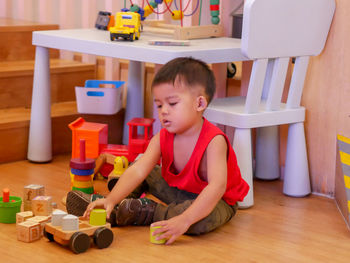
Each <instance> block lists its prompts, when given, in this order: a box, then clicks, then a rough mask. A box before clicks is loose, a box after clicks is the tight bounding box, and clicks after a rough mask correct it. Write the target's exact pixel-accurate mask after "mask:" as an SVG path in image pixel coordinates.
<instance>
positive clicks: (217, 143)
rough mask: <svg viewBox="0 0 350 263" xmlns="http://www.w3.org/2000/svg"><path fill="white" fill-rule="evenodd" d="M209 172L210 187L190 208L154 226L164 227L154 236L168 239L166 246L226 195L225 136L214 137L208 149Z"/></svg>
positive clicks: (204, 215) (206, 213) (207, 187)
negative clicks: (157, 235)
mask: <svg viewBox="0 0 350 263" xmlns="http://www.w3.org/2000/svg"><path fill="white" fill-rule="evenodd" d="M207 172H208V185H207V186H206V187H205V188H204V189H203V190H202V192H201V193H200V194H199V195H198V197H197V198H196V200H195V201H194V202H193V203H192V205H191V206H190V207H189V208H187V209H186V210H185V211H184V212H183V213H182V214H181V215H179V216H176V217H173V218H171V219H169V220H165V221H159V222H156V223H153V224H152V226H162V228H161V229H157V230H156V231H155V232H154V235H156V234H159V233H162V234H161V235H160V236H159V237H158V239H162V238H167V239H168V241H167V243H166V244H171V243H173V242H174V241H175V240H176V238H177V237H179V236H180V235H182V234H184V233H185V232H186V231H187V230H188V228H189V227H190V226H191V225H192V224H194V223H196V222H198V221H199V220H201V219H203V218H204V217H206V216H208V215H209V214H210V213H211V211H212V210H213V209H214V208H215V206H216V205H217V203H218V202H219V201H220V199H221V198H222V196H223V195H224V193H225V190H226V184H227V144H226V141H225V138H224V137H223V136H216V137H214V138H213V140H212V141H211V142H210V143H209V145H208V147H207Z"/></svg>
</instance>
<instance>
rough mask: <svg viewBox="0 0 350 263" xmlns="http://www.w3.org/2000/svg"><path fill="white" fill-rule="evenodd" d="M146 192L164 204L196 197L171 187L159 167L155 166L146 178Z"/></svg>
mask: <svg viewBox="0 0 350 263" xmlns="http://www.w3.org/2000/svg"><path fill="white" fill-rule="evenodd" d="M146 183H147V186H148V192H149V193H150V194H152V195H154V196H155V197H157V198H158V199H159V200H161V201H162V202H164V203H166V204H170V203H174V202H175V203H182V202H184V201H186V200H188V199H193V200H194V199H196V197H197V194H193V193H189V192H187V191H183V190H179V189H178V188H176V187H171V186H169V185H168V183H167V182H166V181H165V180H164V178H163V177H162V174H161V167H160V166H158V165H157V166H156V167H155V168H154V169H153V170H152V171H151V173H150V174H149V175H148V177H147V178H146Z"/></svg>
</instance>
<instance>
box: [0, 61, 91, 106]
mask: <svg viewBox="0 0 350 263" xmlns="http://www.w3.org/2000/svg"><path fill="white" fill-rule="evenodd" d="M95 67H96V66H95V64H87V63H81V62H79V61H70V60H63V59H50V72H51V76H50V77H51V99H52V102H53V103H55V102H64V101H72V100H75V91H74V88H75V86H83V85H84V82H85V80H86V79H94V78H95V76H96V73H95ZM33 74H34V60H24V61H4V62H0V109H5V108H17V107H27V108H29V107H30V104H31V97H32V87H33Z"/></svg>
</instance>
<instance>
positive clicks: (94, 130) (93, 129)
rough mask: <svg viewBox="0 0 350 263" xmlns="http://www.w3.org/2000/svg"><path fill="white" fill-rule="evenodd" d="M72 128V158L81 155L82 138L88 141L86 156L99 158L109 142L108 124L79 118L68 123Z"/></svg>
mask: <svg viewBox="0 0 350 263" xmlns="http://www.w3.org/2000/svg"><path fill="white" fill-rule="evenodd" d="M68 127H69V128H70V129H71V130H72V158H78V157H79V156H80V144H79V141H80V139H84V140H85V142H86V145H85V146H86V148H85V149H86V157H87V158H97V157H98V156H99V154H100V152H101V149H102V148H103V147H104V146H105V145H106V144H107V143H108V125H107V124H102V123H94V122H86V121H85V120H84V119H83V118H81V117H80V118H78V119H76V120H75V121H73V122H72V123H70V124H69V125H68Z"/></svg>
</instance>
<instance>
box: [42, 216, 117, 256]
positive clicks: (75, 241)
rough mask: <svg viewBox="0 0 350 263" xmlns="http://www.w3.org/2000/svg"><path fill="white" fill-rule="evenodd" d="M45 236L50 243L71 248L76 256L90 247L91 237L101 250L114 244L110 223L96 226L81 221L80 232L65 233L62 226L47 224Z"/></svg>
mask: <svg viewBox="0 0 350 263" xmlns="http://www.w3.org/2000/svg"><path fill="white" fill-rule="evenodd" d="M44 236H45V237H46V238H47V239H48V240H49V241H56V242H57V243H59V244H61V245H64V246H69V248H70V249H71V250H72V251H73V252H74V253H76V254H79V253H83V252H85V251H86V250H87V249H88V248H89V247H90V237H92V238H93V241H94V244H95V245H96V246H97V247H98V248H99V249H102V248H107V247H109V245H110V244H111V243H112V242H113V232H112V230H111V224H110V223H106V224H105V225H103V226H94V225H91V224H89V222H88V221H84V220H79V230H78V231H74V230H73V231H64V230H62V226H53V225H52V223H47V224H46V225H45V229H44Z"/></svg>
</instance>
